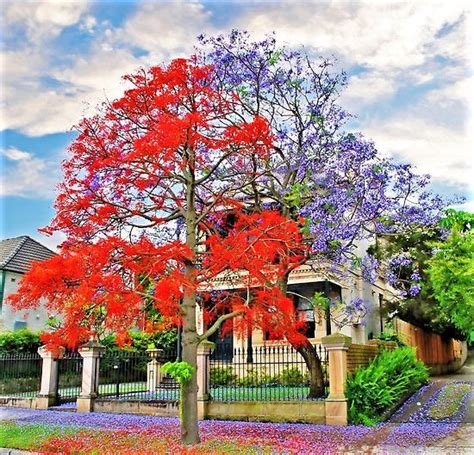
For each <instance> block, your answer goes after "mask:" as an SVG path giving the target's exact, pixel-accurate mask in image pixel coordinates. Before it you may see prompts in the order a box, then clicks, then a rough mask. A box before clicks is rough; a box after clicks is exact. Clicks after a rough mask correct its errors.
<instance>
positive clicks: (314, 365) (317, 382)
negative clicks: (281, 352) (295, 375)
mask: <svg viewBox="0 0 474 455" xmlns="http://www.w3.org/2000/svg"><path fill="white" fill-rule="evenodd" d="M294 348H295V349H296V350H297V351H298V352H299V353H300V354H301V356H302V357H303V359H304V361H305V363H306V366H307V367H308V372H309V393H308V398H322V397H324V396H325V394H326V388H325V384H324V376H323V369H322V366H321V359H320V358H319V356H318V353H317V351H316V348H315V347H314V346H313V345H312V344H311V343H310V341H309V340H308V339H306V341H305V343H304V344H303V345H300V346H294Z"/></svg>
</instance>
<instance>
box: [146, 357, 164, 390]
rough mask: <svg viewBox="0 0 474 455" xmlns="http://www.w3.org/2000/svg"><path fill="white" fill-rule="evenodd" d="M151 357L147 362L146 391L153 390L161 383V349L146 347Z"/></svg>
mask: <svg viewBox="0 0 474 455" xmlns="http://www.w3.org/2000/svg"><path fill="white" fill-rule="evenodd" d="M146 352H147V353H148V355H149V356H150V357H151V360H150V361H149V362H148V363H147V366H146V372H147V375H146V377H147V381H146V384H147V390H148V392H155V391H156V389H157V388H158V387H159V385H160V384H161V379H162V374H161V370H160V368H161V365H162V364H163V354H164V351H163V349H147V351H146Z"/></svg>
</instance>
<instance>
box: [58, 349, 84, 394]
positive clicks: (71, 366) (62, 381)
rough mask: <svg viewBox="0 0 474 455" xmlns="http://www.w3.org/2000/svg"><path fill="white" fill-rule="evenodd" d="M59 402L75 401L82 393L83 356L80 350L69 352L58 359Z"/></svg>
mask: <svg viewBox="0 0 474 455" xmlns="http://www.w3.org/2000/svg"><path fill="white" fill-rule="evenodd" d="M57 362H58V376H57V389H56V390H57V391H58V399H57V401H58V403H68V402H71V401H75V400H76V398H77V397H78V396H79V394H80V393H81V384H82V365H83V362H82V357H81V355H80V354H79V353H78V352H67V353H66V354H65V355H64V356H63V357H61V358H60V359H58V360H57Z"/></svg>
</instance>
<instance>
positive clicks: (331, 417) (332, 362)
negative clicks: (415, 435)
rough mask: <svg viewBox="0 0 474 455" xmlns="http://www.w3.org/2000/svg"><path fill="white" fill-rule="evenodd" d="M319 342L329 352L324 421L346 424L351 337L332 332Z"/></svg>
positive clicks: (332, 423) (331, 423) (329, 423)
mask: <svg viewBox="0 0 474 455" xmlns="http://www.w3.org/2000/svg"><path fill="white" fill-rule="evenodd" d="M321 342H322V343H323V345H324V346H325V348H326V349H327V351H328V354H329V367H328V369H329V396H328V397H327V399H326V423H327V424H328V425H347V398H346V394H345V391H346V390H345V389H346V379H347V351H348V349H349V346H350V345H351V344H352V339H351V337H348V336H345V335H343V334H342V333H334V334H332V335H329V336H326V337H323V338H322V339H321Z"/></svg>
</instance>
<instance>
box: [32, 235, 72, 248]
mask: <svg viewBox="0 0 474 455" xmlns="http://www.w3.org/2000/svg"><path fill="white" fill-rule="evenodd" d="M32 237H33V238H34V239H35V240H37V241H38V242H39V243H41V244H42V245H44V246H45V247H46V248H49V249H50V250H52V251H54V252H58V246H59V245H60V244H61V243H63V242H64V241H65V240H66V238H67V237H66V235H65V234H63V233H62V232H59V231H57V232H55V233H54V234H52V235H46V234H42V233H41V232H38V233H37V234H34V235H32Z"/></svg>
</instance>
